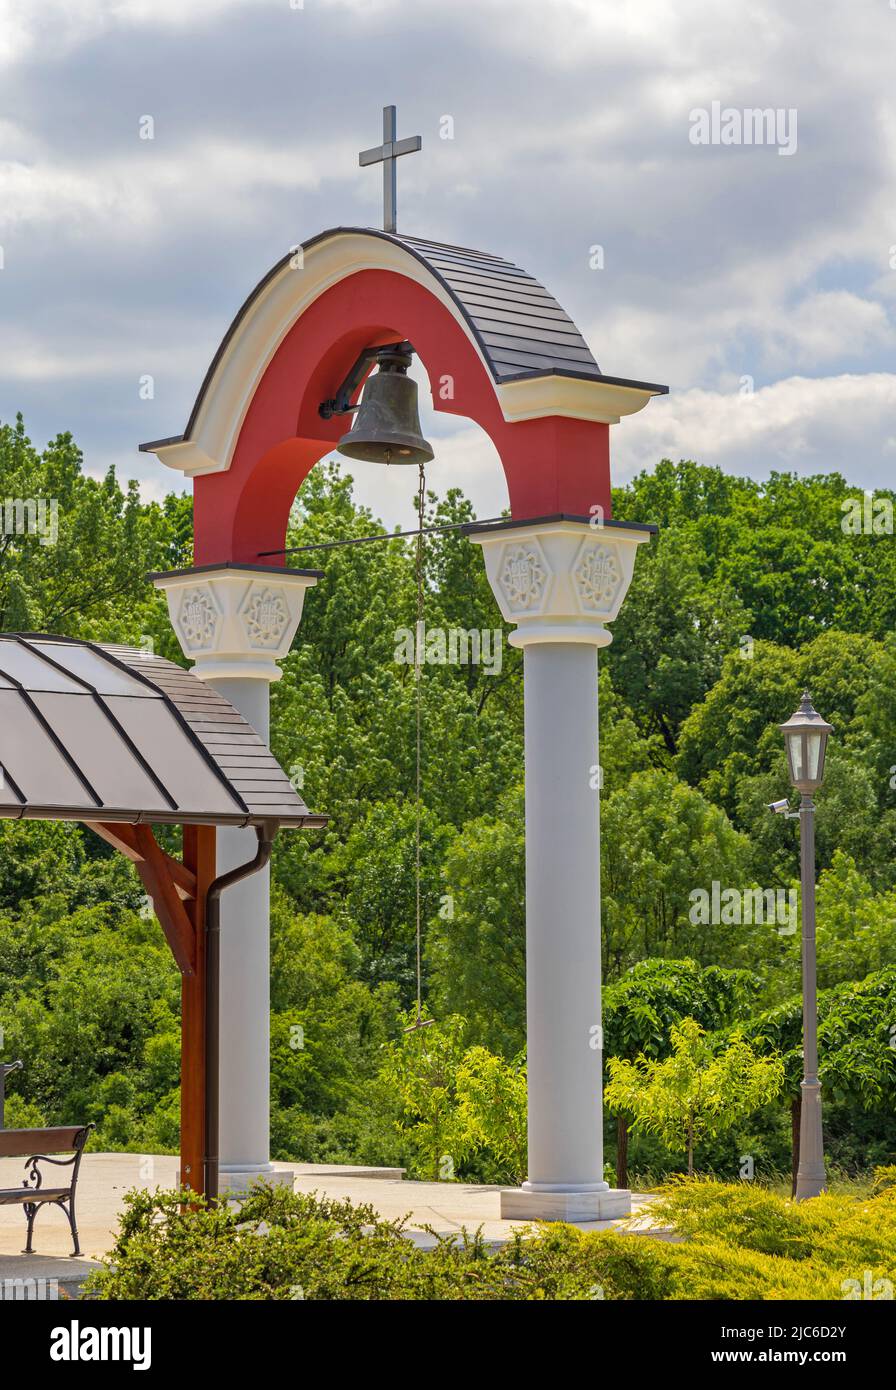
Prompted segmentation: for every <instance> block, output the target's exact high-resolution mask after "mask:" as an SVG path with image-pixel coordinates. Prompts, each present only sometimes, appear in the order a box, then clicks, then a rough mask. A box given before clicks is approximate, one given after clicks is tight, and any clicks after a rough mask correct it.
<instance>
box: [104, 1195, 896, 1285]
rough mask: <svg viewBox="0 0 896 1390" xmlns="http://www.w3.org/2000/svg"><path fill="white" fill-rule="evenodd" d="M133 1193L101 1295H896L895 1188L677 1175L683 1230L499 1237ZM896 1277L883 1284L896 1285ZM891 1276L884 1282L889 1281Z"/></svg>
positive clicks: (665, 1203)
mask: <svg viewBox="0 0 896 1390" xmlns="http://www.w3.org/2000/svg"><path fill="white" fill-rule="evenodd" d="M183 1201H184V1194H179V1193H176V1192H154V1193H147V1192H131V1193H129V1194H128V1195H127V1198H126V1206H125V1212H124V1216H123V1217H122V1221H121V1227H120V1231H119V1235H118V1239H117V1241H116V1244H115V1247H114V1249H113V1250H112V1252H111V1254H110V1255H109V1257H108V1259H107V1261H106V1263H105V1267H104V1268H103V1269H102V1270H100V1271H97V1272H96V1273H95V1274H93V1275H91V1276H90V1279H89V1281H88V1284H87V1287H86V1290H85V1293H86V1294H87V1296H95V1297H98V1298H100V1299H109V1300H113V1299H150V1300H159V1299H187V1300H206V1299H249V1300H288V1299H307V1300H315V1301H317V1300H403V1299H410V1300H423V1299H427V1300H429V1299H439V1300H458V1299H464V1300H480V1301H487V1300H524V1301H531V1300H568V1299H581V1300H587V1299H593V1300H603V1299H607V1300H612V1299H626V1300H629V1299H637V1300H660V1299H674V1300H685V1299H725V1300H742V1299H841V1298H844V1297H856V1296H859V1295H857V1294H855V1293H854V1292H850V1290H853V1289H855V1288H859V1287H860V1286H862V1287H864V1286H865V1285H866V1284H867V1283H868V1282H869V1276H870V1282H871V1283H872V1285H873V1288H874V1289H875V1291H876V1292H875V1294H874V1296H875V1297H892V1287H893V1281H896V1191H894V1190H892V1189H890V1190H888V1191H886V1192H884V1193H883V1194H882V1195H881V1196H879V1197H876V1198H874V1199H868V1200H857V1199H855V1198H845V1197H819V1198H815V1199H813V1201H811V1202H805V1203H802V1204H800V1205H799V1206H797V1205H796V1204H794V1203H793V1202H790V1201H787V1200H785V1199H782V1198H780V1197H776V1196H774V1195H773V1194H771V1193H769V1192H765V1191H762V1190H761V1189H757V1188H753V1187H748V1186H744V1185H740V1186H737V1185H725V1184H720V1183H709V1182H700V1181H698V1182H694V1181H689V1180H687V1181H683V1182H681V1183H680V1184H675V1185H673V1186H670V1187H667V1188H666V1189H665V1190H664V1191H663V1193H662V1195H661V1197H660V1199H659V1201H658V1203H657V1204H656V1206H655V1207H654V1209H653V1211H654V1214H655V1215H656V1216H657V1218H658V1220H659V1222H660V1223H661V1224H664V1223H668V1224H670V1225H672V1226H673V1227H674V1228H675V1230H676V1231H677V1233H678V1234H679V1235H680V1236H682V1237H683V1239H682V1240H681V1241H680V1242H678V1243H676V1242H674V1241H668V1240H662V1239H656V1238H654V1237H651V1236H646V1235H635V1234H630V1233H622V1232H587V1233H583V1232H581V1231H579V1230H577V1229H575V1228H574V1227H572V1226H566V1225H562V1224H559V1223H556V1224H549V1225H546V1226H544V1227H541V1228H529V1229H528V1230H527V1231H525V1232H517V1233H516V1234H515V1235H514V1236H513V1238H512V1239H511V1240H510V1241H508V1242H507V1244H506V1245H504V1246H503V1247H501V1248H500V1249H497V1250H495V1249H491V1248H489V1246H488V1245H487V1244H486V1243H485V1241H484V1240H483V1239H482V1237H481V1235H480V1233H479V1232H476V1233H475V1234H470V1233H468V1232H466V1231H464V1232H461V1234H460V1236H459V1237H456V1238H455V1237H453V1236H446V1237H439V1238H438V1239H437V1242H436V1245H435V1248H434V1249H432V1250H430V1251H424V1250H420V1249H418V1248H417V1247H416V1246H415V1245H413V1244H412V1243H411V1242H410V1241H408V1240H407V1239H406V1236H405V1234H404V1225H405V1223H404V1222H402V1221H386V1220H383V1219H382V1218H381V1217H379V1216H378V1215H377V1213H376V1212H375V1210H374V1209H373V1208H372V1207H370V1206H352V1204H351V1203H349V1202H338V1201H329V1200H322V1199H319V1198H317V1197H316V1196H314V1195H311V1196H306V1195H297V1194H293V1193H291V1192H287V1191H286V1190H284V1189H282V1188H265V1187H262V1188H259V1189H257V1190H256V1191H255V1192H254V1193H253V1194H252V1195H251V1196H250V1197H249V1198H248V1199H247V1200H246V1201H245V1202H244V1203H243V1204H242V1206H241V1207H239V1208H237V1207H236V1206H219V1207H213V1208H208V1207H206V1206H205V1205H204V1204H203V1203H202V1202H195V1201H194V1203H193V1204H192V1205H186V1206H185V1205H182V1202H183ZM888 1281H889V1284H888ZM888 1287H889V1294H888V1293H887V1288H888Z"/></svg>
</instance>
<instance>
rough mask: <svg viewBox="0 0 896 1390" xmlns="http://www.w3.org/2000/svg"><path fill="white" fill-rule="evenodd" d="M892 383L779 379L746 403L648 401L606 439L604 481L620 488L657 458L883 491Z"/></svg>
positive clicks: (894, 414)
mask: <svg viewBox="0 0 896 1390" xmlns="http://www.w3.org/2000/svg"><path fill="white" fill-rule="evenodd" d="M894 421H896V375H894V374H892V373H886V372H875V373H869V374H867V375H858V374H845V375H842V376H835V377H817V378H809V377H789V378H787V379H786V380H783V381H777V382H775V383H774V385H772V386H766V387H763V388H762V389H760V390H758V391H756V392H755V393H754V394H753V395H741V394H740V393H739V392H737V391H732V392H729V393H728V394H724V395H723V394H722V393H720V392H715V391H702V390H693V391H681V392H678V393H676V394H674V395H671V396H669V397H668V398H667V399H665V400H658V401H653V402H651V404H650V405H649V406H648V407H647V409H646V410H644V411H642V412H641V413H640V414H639V415H636V416H632V417H631V418H630V419H628V420H625V421H623V422H622V424H621V425H617V426H615V427H614V428H613V430H612V431H611V460H612V470H613V477H614V479H615V480H616V481H617V482H622V481H625V480H626V479H628V478H630V477H631V476H632V475H633V474H634V473H636V472H638V471H639V470H640V469H642V468H652V467H653V466H654V465H655V463H656V462H657V460H658V459H660V458H664V457H665V458H672V459H676V460H677V459H679V458H693V459H696V460H697V461H698V462H699V463H704V464H711V465H716V466H719V467H721V468H723V469H725V471H726V472H729V473H733V472H743V473H749V474H751V475H752V476H754V477H760V478H761V477H767V476H768V474H769V473H770V472H771V471H772V470H774V469H777V470H779V471H781V470H787V469H790V470H793V471H795V472H798V473H802V474H805V473H823V472H828V471H838V472H841V473H844V474H845V475H847V476H849V477H851V478H852V479H854V480H855V481H857V482H861V483H862V484H863V485H865V486H868V487H871V486H888V487H891V486H892V485H893V466H894V462H896V459H894V446H896V438H894V436H896V423H894Z"/></svg>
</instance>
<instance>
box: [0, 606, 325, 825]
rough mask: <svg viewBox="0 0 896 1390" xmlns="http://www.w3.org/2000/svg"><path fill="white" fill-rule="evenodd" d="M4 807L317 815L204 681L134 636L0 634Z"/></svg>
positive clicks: (145, 818)
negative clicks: (113, 641)
mask: <svg viewBox="0 0 896 1390" xmlns="http://www.w3.org/2000/svg"><path fill="white" fill-rule="evenodd" d="M0 818H7V819H9V818H12V819H31V818H36V819H52V820H81V821H90V822H95V821H102V822H112V821H125V822H129V823H133V824H137V823H144V822H145V823H150V824H166V823H167V824H178V825H185V824H204V825H233V826H242V825H260V824H263V823H264V822H269V821H278V822H279V823H280V824H281V825H282V826H284V827H290V826H291V827H299V826H307V827H313V826H322V825H326V823H327V817H326V816H320V815H314V814H313V813H312V812H310V811H309V810H308V807H307V806H306V805H305V803H304V801H303V800H302V798H301V797H300V796H299V795H298V793H297V792H296V791H295V789H294V787H293V786H292V784H291V782H290V781H289V778H288V777H287V776H286V774H285V773H284V771H283V769H282V768H281V767H280V765H279V763H278V762H277V760H276V759H275V758H274V756H273V755H272V754H271V752H270V750H269V749H268V747H267V745H266V744H265V742H264V741H263V739H261V738H260V737H259V735H258V734H257V733H256V731H255V730H254V729H253V728H252V726H251V725H250V724H248V723H247V722H246V720H245V719H244V718H243V716H242V715H241V714H240V713H239V711H238V710H237V709H235V708H234V706H233V705H232V704H231V703H230V702H229V701H228V700H226V699H225V698H224V697H223V696H222V695H219V694H218V693H217V691H215V690H212V689H211V688H210V687H209V686H208V685H207V684H206V683H205V682H204V681H201V680H199V679H198V678H197V677H196V676H193V675H191V674H190V672H189V671H185V670H184V669H183V668H182V667H180V666H176V665H175V664H174V663H173V662H171V661H166V660H165V659H164V658H162V657H158V656H155V655H153V654H151V653H148V652H145V651H141V650H138V649H136V648H133V647H126V646H117V645H109V644H105V643H97V642H84V641H76V640H74V639H72V638H67V637H59V636H47V635H43V634H40V633H5V634H0Z"/></svg>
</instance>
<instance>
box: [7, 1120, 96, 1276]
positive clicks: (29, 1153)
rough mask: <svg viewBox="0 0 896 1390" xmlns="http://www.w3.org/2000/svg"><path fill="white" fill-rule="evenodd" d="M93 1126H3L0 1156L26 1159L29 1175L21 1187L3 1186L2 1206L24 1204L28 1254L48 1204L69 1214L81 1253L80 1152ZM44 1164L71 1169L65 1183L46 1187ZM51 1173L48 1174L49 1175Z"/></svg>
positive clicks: (75, 1241)
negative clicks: (77, 1210)
mask: <svg viewBox="0 0 896 1390" xmlns="http://www.w3.org/2000/svg"><path fill="white" fill-rule="evenodd" d="M92 1129H93V1125H74V1126H73V1127H71V1128H63V1127H62V1126H60V1127H59V1128H55V1129H0V1158H24V1159H25V1171H26V1177H25V1179H24V1181H23V1182H22V1185H21V1187H0V1207H9V1206H16V1205H19V1206H22V1207H24V1208H25V1216H26V1217H27V1220H28V1242H27V1244H26V1246H25V1252H24V1253H25V1254H26V1255H30V1254H31V1233H32V1231H33V1230H34V1218H35V1216H37V1213H38V1209H39V1208H40V1207H44V1206H47V1205H53V1206H57V1207H61V1208H62V1210H63V1211H64V1212H65V1214H66V1216H67V1217H68V1224H69V1226H70V1227H71V1232H72V1240H73V1241H74V1244H75V1248H74V1250H73V1251H72V1254H73V1255H80V1253H81V1249H80V1246H79V1245H78V1227H77V1226H76V1225H75V1188H76V1186H77V1183H78V1169H79V1168H80V1166H81V1155H82V1153H83V1152H84V1145H85V1144H86V1143H87V1139H88V1136H89V1134H90V1131H91V1130H92ZM64 1153H70V1154H71V1158H53V1157H51V1155H53V1154H64ZM41 1163H53V1164H55V1165H56V1166H57V1167H59V1168H71V1173H70V1174H68V1175H66V1176H68V1177H69V1182H68V1183H67V1185H66V1186H64V1187H63V1186H56V1187H44V1185H43V1179H44V1174H43V1173H42V1172H41V1170H40V1168H39V1166H38V1165H39V1164H41ZM50 1176H51V1175H50V1174H47V1177H48V1178H49V1177H50Z"/></svg>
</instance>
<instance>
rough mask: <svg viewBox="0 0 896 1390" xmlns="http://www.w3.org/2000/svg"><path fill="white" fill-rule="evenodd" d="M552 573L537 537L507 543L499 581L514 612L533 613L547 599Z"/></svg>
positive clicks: (510, 608)
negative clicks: (535, 538) (520, 541)
mask: <svg viewBox="0 0 896 1390" xmlns="http://www.w3.org/2000/svg"><path fill="white" fill-rule="evenodd" d="M550 577H551V574H550V570H549V568H548V563H547V560H546V559H545V557H544V553H543V551H542V549H541V546H540V545H539V544H538V542H537V541H526V542H524V543H519V542H516V543H511V544H509V545H505V547H504V551H503V553H502V555H501V563H500V566H499V569H498V583H499V584H500V586H501V592H502V593H503V595H504V598H505V600H506V602H507V607H508V609H509V610H510V612H511V613H532V612H534V611H535V610H536V609H538V608H539V607H540V606H541V604H542V602H543V601H544V597H545V593H546V591H547V586H548V580H549V579H550Z"/></svg>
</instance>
